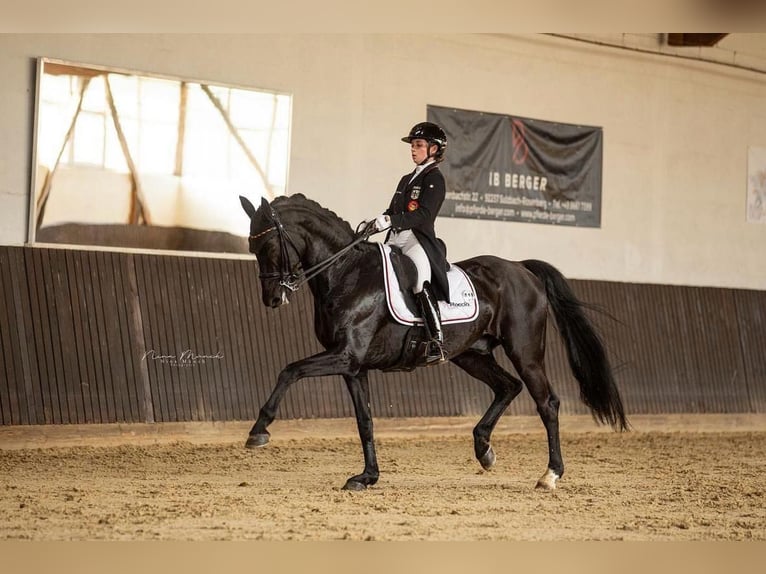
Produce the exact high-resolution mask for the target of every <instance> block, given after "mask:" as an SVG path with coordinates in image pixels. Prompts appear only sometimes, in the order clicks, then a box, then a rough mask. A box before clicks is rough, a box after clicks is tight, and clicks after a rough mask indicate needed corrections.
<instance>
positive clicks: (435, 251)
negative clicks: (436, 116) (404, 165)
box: [375, 122, 449, 363]
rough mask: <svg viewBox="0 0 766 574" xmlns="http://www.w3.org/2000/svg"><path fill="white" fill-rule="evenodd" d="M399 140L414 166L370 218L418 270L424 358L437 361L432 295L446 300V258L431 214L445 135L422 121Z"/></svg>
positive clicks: (440, 191)
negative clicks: (385, 206)
mask: <svg viewBox="0 0 766 574" xmlns="http://www.w3.org/2000/svg"><path fill="white" fill-rule="evenodd" d="M402 141H403V142H405V143H409V144H410V153H411V156H412V161H413V162H414V163H415V170H414V171H413V172H411V173H408V174H405V175H404V176H403V177H402V179H401V180H400V181H399V185H397V186H396V193H394V197H393V198H392V199H391V204H390V205H389V206H388V209H387V210H386V211H384V212H383V214H382V215H380V216H378V217H377V218H376V220H375V230H376V231H383V230H385V229H389V228H390V231H389V233H388V235H387V237H386V243H388V244H389V245H396V246H398V247H399V248H401V250H402V252H403V253H404V255H406V256H408V257H409V258H410V259H412V261H413V263H415V267H416V268H417V274H418V275H417V281H416V283H415V287H414V289H413V291H414V293H415V297H416V299H417V301H418V304H419V306H420V310H421V313H422V315H423V320H424V322H425V326H426V331H427V333H428V337H429V339H430V341H429V344H428V348H427V351H426V362H427V363H436V362H442V361H444V360H445V355H444V351H443V349H442V343H443V340H444V339H443V335H442V326H441V317H440V316H439V306H438V303H437V300H439V299H442V300H444V301H449V286H448V284H447V268H448V266H449V264H448V263H447V259H446V247H445V246H444V242H443V241H441V240H440V239H437V237H436V232H435V231H434V220H435V219H436V216H437V215H438V213H439V209H441V206H442V203H443V202H444V196H445V192H446V186H445V183H444V176H443V175H442V173H441V171H439V167H438V164H439V162H441V161H442V160H443V159H444V150H445V148H446V147H447V135H446V134H445V133H444V130H443V129H442V128H440V127H439V126H438V125H436V124H434V123H431V122H422V123H419V124H416V125H415V126H413V128H412V129H411V130H410V133H409V135H407V136H405V137H403V138H402Z"/></svg>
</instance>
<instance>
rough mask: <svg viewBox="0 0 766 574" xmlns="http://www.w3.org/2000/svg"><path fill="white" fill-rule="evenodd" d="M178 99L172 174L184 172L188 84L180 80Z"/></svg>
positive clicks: (178, 175) (179, 174) (178, 174)
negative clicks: (174, 160) (176, 131)
mask: <svg viewBox="0 0 766 574" xmlns="http://www.w3.org/2000/svg"><path fill="white" fill-rule="evenodd" d="M180 88H181V92H180V101H179V103H178V133H177V134H176V165H175V168H174V170H173V175H175V176H177V177H181V176H182V175H183V174H184V143H185V141H186V109H187V100H188V99H189V84H187V83H186V82H181V86H180Z"/></svg>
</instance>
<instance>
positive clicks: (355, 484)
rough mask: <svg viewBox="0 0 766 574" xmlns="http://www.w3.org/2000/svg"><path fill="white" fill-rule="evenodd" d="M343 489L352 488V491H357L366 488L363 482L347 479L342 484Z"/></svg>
mask: <svg viewBox="0 0 766 574" xmlns="http://www.w3.org/2000/svg"><path fill="white" fill-rule="evenodd" d="M343 490H352V491H354V492H359V491H361V490H367V485H366V484H364V483H363V482H359V481H356V480H347V481H346V484H344V485H343Z"/></svg>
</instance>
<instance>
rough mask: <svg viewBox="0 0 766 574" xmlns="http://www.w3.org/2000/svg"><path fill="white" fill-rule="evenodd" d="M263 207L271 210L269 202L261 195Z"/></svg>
mask: <svg viewBox="0 0 766 574" xmlns="http://www.w3.org/2000/svg"><path fill="white" fill-rule="evenodd" d="M261 209H265V210H266V211H269V202H268V201H267V200H266V198H265V197H261Z"/></svg>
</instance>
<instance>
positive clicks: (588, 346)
mask: <svg viewBox="0 0 766 574" xmlns="http://www.w3.org/2000/svg"><path fill="white" fill-rule="evenodd" d="M521 263H522V265H524V267H526V268H527V269H528V270H529V271H531V272H532V273H533V274H534V275H535V276H536V277H538V278H539V279H540V280H541V281H542V282H543V284H544V285H545V293H546V295H547V297H548V302H549V304H550V306H551V308H552V309H553V316H554V317H555V319H556V325H557V326H558V330H559V333H560V334H561V338H562V339H563V340H564V344H565V346H566V350H567V357H568V358H569V366H570V367H571V369H572V372H573V373H574V376H575V378H576V379H577V382H578V383H579V384H580V398H581V399H582V401H583V402H584V403H585V404H586V405H587V406H588V407H589V408H590V410H591V412H592V413H593V416H594V418H596V419H597V420H598V421H599V422H601V423H609V424H610V425H611V426H612V428H614V429H615V430H627V429H628V421H627V418H626V417H625V410H624V408H623V406H622V399H621V398H620V393H619V391H618V390H617V385H615V382H614V376H613V375H612V368H611V366H610V365H609V359H608V358H607V356H606V351H605V349H604V344H603V342H602V340H601V337H600V336H599V335H598V333H597V332H596V330H595V329H594V327H593V325H591V323H590V321H589V320H588V318H587V317H586V316H585V314H584V313H583V308H586V307H589V305H587V304H585V303H583V302H582V301H580V300H579V299H578V298H577V296H576V295H575V294H574V292H573V291H572V288H571V287H570V285H569V283H568V282H567V280H566V278H565V277H564V276H563V275H562V274H561V272H560V271H559V270H558V269H556V268H555V267H553V266H552V265H550V264H548V263H546V262H544V261H538V260H536V259H528V260H526V261H522V262H521Z"/></svg>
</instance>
